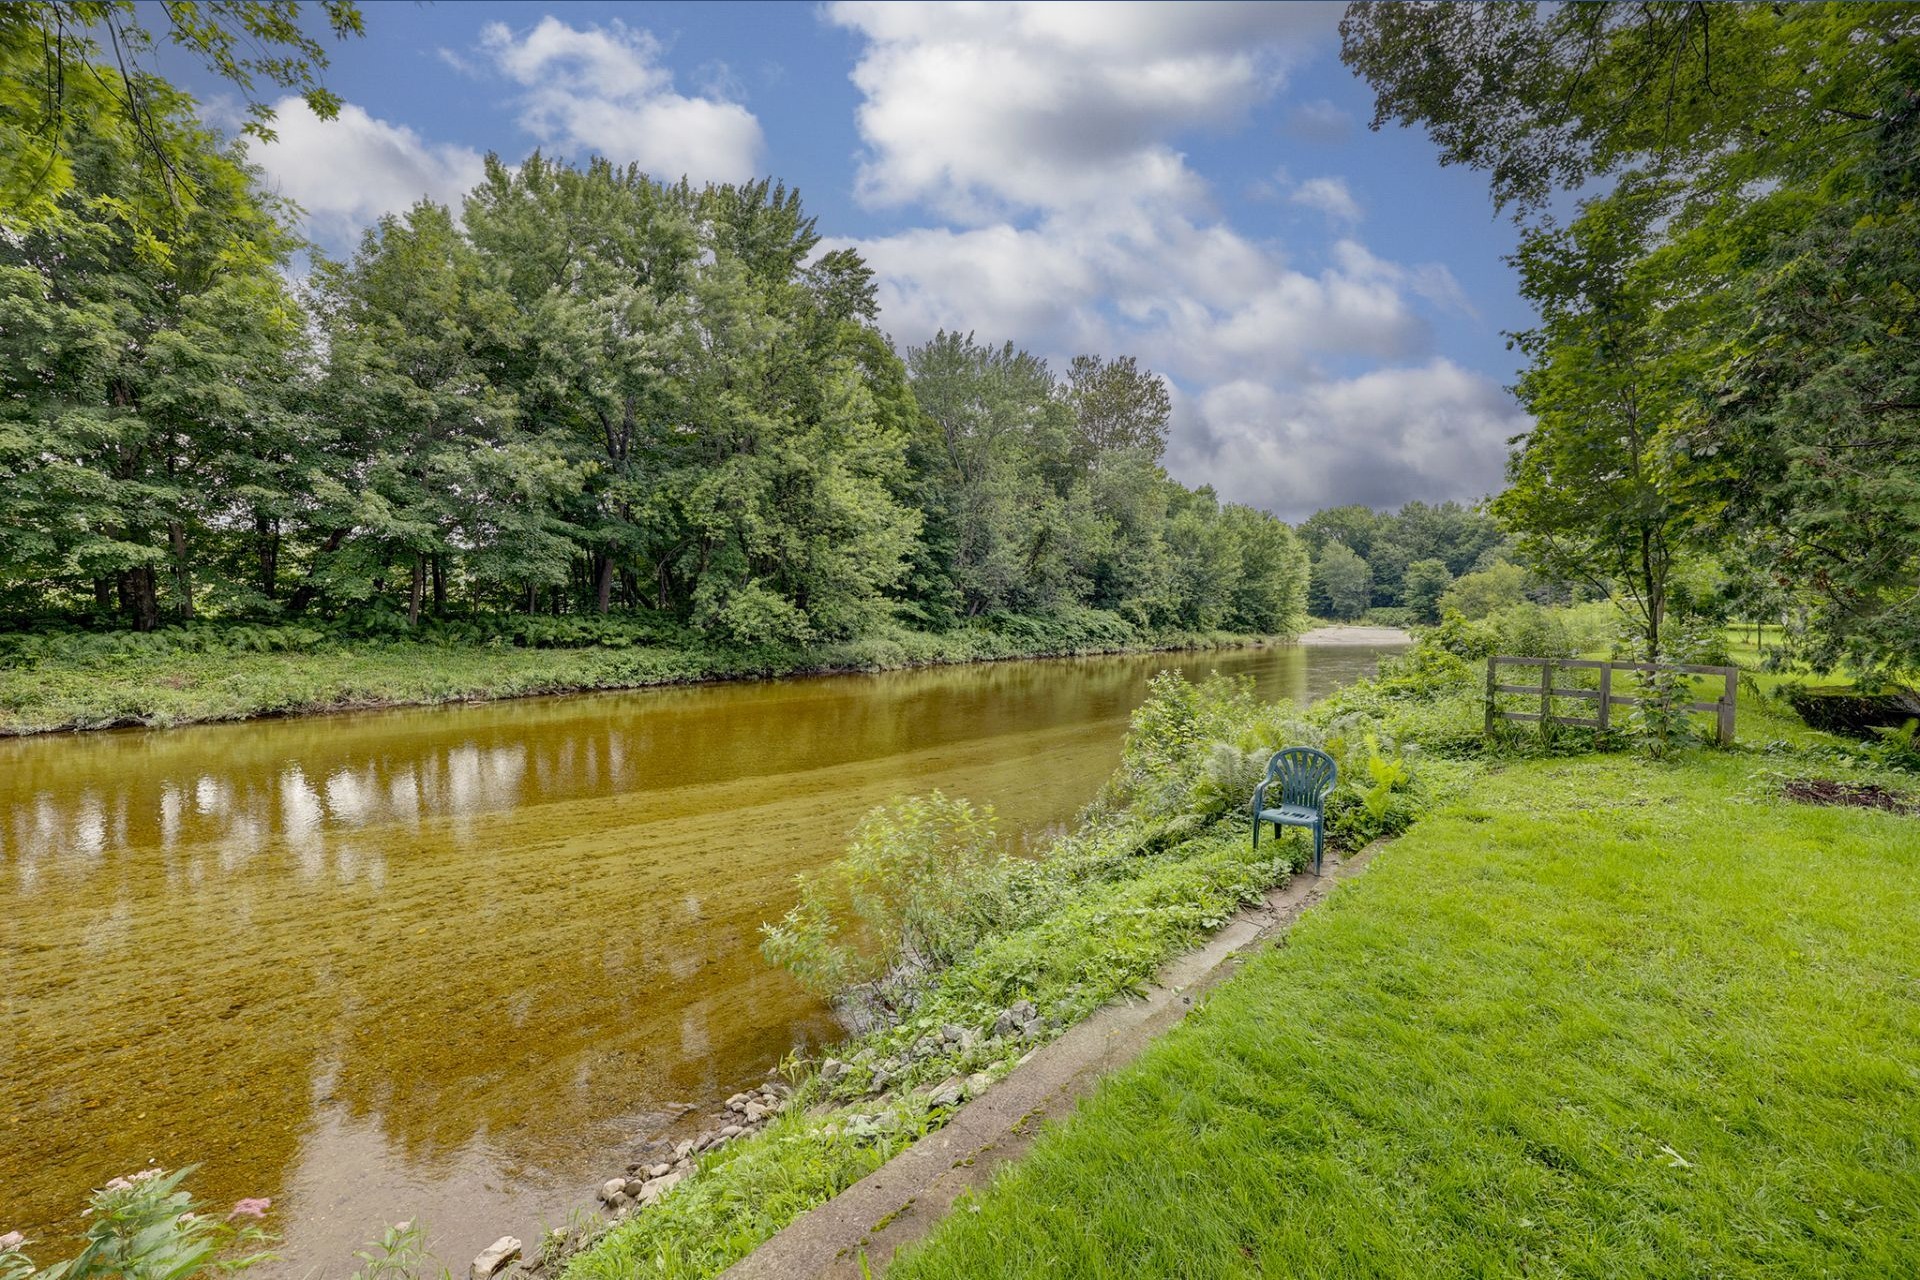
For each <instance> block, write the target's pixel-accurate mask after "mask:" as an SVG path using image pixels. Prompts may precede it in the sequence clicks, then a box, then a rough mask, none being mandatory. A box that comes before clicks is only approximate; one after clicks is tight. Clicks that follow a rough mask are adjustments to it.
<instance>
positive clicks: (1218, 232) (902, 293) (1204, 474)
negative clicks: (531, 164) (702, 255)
mask: <svg viewBox="0 0 1920 1280" xmlns="http://www.w3.org/2000/svg"><path fill="white" fill-rule="evenodd" d="M1339 12H1340V10H1339V6H1337V5H1330V6H1320V5H1312V4H1288V5H1257V4H1223V5H1214V4H1197V3H1183V4H1173V5H1159V4H1126V5H1099V4H1059V5H1027V4H964V5H917V4H887V5H866V4H854V3H832V4H824V5H816V4H803V3H791V4H789V3H735V4H713V3H708V4H677V3H675V4H592V3H568V4H521V3H499V4H493V3H442V4H437V5H415V4H408V3H381V2H379V0H375V2H374V3H370V4H367V5H366V19H367V38H366V39H365V40H362V41H357V42H354V43H351V44H347V45H344V46H341V47H339V49H338V51H337V54H336V56H335V58H334V64H333V68H332V69H331V71H330V72H329V73H328V76H327V83H328V84H329V87H331V88H332V89H334V90H335V91H336V92H337V93H339V94H340V96H341V97H342V98H343V99H344V100H345V102H346V103H347V104H348V105H347V109H346V110H345V111H344V112H343V113H342V116H341V118H340V119H339V120H337V121H334V122H331V123H324V122H320V121H316V120H314V119H313V118H312V117H311V116H309V115H307V114H306V112H305V109H304V108H303V107H302V106H301V105H300V104H299V103H298V102H297V101H292V102H288V103H285V104H284V105H283V109H282V111H281V118H280V120H279V123H278V128H279V130H280V133H281V139H280V141H279V142H278V143H276V144H274V145H272V146H267V147H261V146H258V145H256V146H255V148H254V153H255V158H256V159H257V160H258V161H259V162H260V163H261V164H262V166H263V167H264V168H265V170H266V171H267V175H268V178H269V181H270V182H271V183H272V184H273V185H275V186H277V187H278V188H279V189H280V190H282V191H283V192H285V193H286V194H287V195H289V196H291V197H293V198H294V199H296V200H297V201H299V202H300V203H301V204H302V205H303V206H304V207H305V208H306V210H307V211H308V213H307V221H308V229H309V232H310V234H311V235H313V236H314V238H315V239H316V240H318V241H319V242H320V243H321V244H322V245H323V246H325V247H327V248H328V249H329V250H331V251H333V252H340V251H342V250H344V249H345V248H346V247H348V246H350V245H351V243H352V241H353V239H354V237H355V235H356V234H357V231H358V229H359V228H361V227H364V226H365V225H366V224H367V223H368V222H369V221H371V220H372V219H373V218H375V217H377V216H378V215H379V214H380V213H382V212H385V211H388V210H392V209H398V208H403V207H404V206H405V205H407V204H408V203H410V202H411V201H412V200H414V199H416V198H418V197H419V196H420V195H422V194H430V195H432V196H434V197H436V198H438V199H442V200H447V201H450V202H453V203H455V204H456V205H457V203H458V197H459V194H460V193H461V191H463V190H464V189H465V188H466V187H467V186H468V185H470V183H471V182H472V180H473V178H474V176H475V174H476V172H477V169H478V166H479V163H480V156H481V155H482V154H483V153H485V152H488V151H494V152H498V153H499V154H501V155H502V156H503V157H505V158H507V159H509V160H517V159H518V158H520V157H521V156H522V155H524V154H525V153H526V152H528V151H530V150H531V149H533V148H534V147H536V146H538V147H543V148H544V149H546V150H547V151H548V152H549V153H550V154H561V155H566V156H570V157H575V158H582V159H583V158H585V157H586V156H587V155H589V154H592V153H595V152H598V153H601V154H605V155H607V156H609V157H611V158H612V159H614V160H616V161H622V162H625V161H637V162H639V163H640V164H641V165H642V166H643V167H644V168H646V169H647V170H648V171H649V172H652V173H654V174H656V176H661V177H669V178H677V177H679V176H680V174H681V173H682V172H686V173H688V174H689V176H691V177H693V178H694V179H695V180H696V181H698V180H719V181H725V180H733V179H740V178H746V177H750V176H756V175H772V176H775V177H778V178H780V179H783V180H784V181H786V182H787V183H789V184H790V185H795V186H798V187H799V188H800V190H801V192H802V194H803V196H804V197H805V200H806V204H807V206H808V208H809V210H810V211H811V212H812V213H814V214H815V215H817V217H818V219H819V226H820V230H821V232H822V233H823V234H824V235H825V236H826V237H827V238H828V240H829V242H830V244H832V245H835V246H837V245H841V244H850V245H853V246H854V247H856V248H858V249H860V250H861V251H862V252H863V253H864V254H865V255H866V256H867V258H868V260H869V261H870V262H871V263H872V264H873V265H874V267H875V268H876V270H877V271H878V272H879V275H880V279H881V282H882V295H881V296H882V306H883V315H882V323H883V324H884V325H885V326H886V327H887V329H888V330H889V332H890V333H892V334H893V336H894V338H895V340H896V342H898V343H899V344H901V345H902V346H905V345H907V344H911V343H916V342H919V341H922V340H924V339H925V338H926V337H927V336H929V335H930V334H931V333H932V332H933V331H934V329H936V328H938V327H942V326H945V327H948V328H961V329H971V330H974V331H975V332H977V333H978V335H979V336H980V337H982V338H987V339H992V340H995V341H998V340H1000V339H1011V340H1013V341H1014V342H1015V343H1016V344H1017V345H1020V346H1023V347H1026V348H1028V349H1030V350H1032V351H1034V352H1036V353H1038V354H1041V355H1044V356H1047V357H1048V358H1050V359H1052V360H1054V361H1055V362H1056V363H1060V364H1064V362H1065V360H1066V358H1067V357H1070V356H1072V355H1074V354H1076V353H1078V352H1082V351H1094V352H1099V353H1102V354H1109V355H1111V354H1133V355H1136V356H1138V357H1139V358H1140V359H1141V360H1142V362H1143V363H1145V364H1147V365H1149V366H1150V367H1152V368H1154V369H1156V370H1158V371H1160V372H1161V373H1163V374H1165V375H1166V376H1167V377H1168V378H1169V380H1170V381H1171V383H1172V384H1173V387H1174V390H1175V404H1176V408H1175V422H1174V429H1173V436H1172V440H1171V443H1170V447H1169V450H1168V457H1167V462H1168V467H1169V469H1170V470H1171V471H1173V472H1174V474H1175V475H1176V476H1178V477H1179V478H1180V479H1182V480H1183V481H1186V482H1188V483H1194V484H1197V483H1203V482H1204V483H1211V484H1213V485H1214V486H1215V487H1216V488H1217V489H1219V490H1220V492H1221V494H1222V496H1223V497H1226V498H1228V499H1232V500H1237V501H1245V502H1251V503H1254V504H1256V505H1259V506H1263V507H1267V508H1269V509H1271V510H1274V511H1276V512H1278V513H1279V514H1280V515H1282V516H1283V517H1285V518H1288V519H1299V518H1301V517H1302V516H1304V515H1305V514H1307V513H1308V512H1311V511H1312V510H1314V509H1316V508H1318V507H1321V506H1327V505H1333V504H1335V503H1341V502H1367V503H1371V504H1373V505H1376V506H1388V505H1398V504H1399V503H1400V502H1403V501H1405V500H1407V499H1410V498H1424V499H1429V500H1437V499H1441V498H1459V499H1463V500H1471V499H1474V498H1477V497H1479V496H1481V495H1483V494H1485V493H1487V492H1489V491H1491V490H1494V489H1496V488H1498V486H1499V482H1500V474H1501V461H1502V459H1503V458H1504V456H1505V451H1506V445H1505V442H1506V439H1507V437H1509V436H1510V435H1512V434H1514V433H1515V432H1517V431H1520V430H1523V429H1525V427H1526V425H1527V424H1526V419H1525V417H1524V416H1523V415H1522V414H1520V412H1519V411H1518V409H1517V407H1516V406H1514V405H1513V403H1512V401H1511V398H1510V397H1509V396H1508V395H1507V394H1506V393H1505V392H1504V390H1503V385H1504V384H1505V383H1507V382H1510V381H1511V380H1512V377H1513V373H1514V366H1515V360H1514V356H1513V354H1512V353H1511V352H1509V351H1508V350H1507V349H1506V344H1505V340H1504V339H1503V338H1502V336H1501V333H1502V331H1503V330H1506V329H1512V328H1517V327H1522V326H1524V325H1525V324H1526V323H1527V320H1528V315H1527V311H1526V309H1525V307H1524V305H1523V304H1522V303H1521V302H1520V300H1519V299H1518V298H1517V296H1516V294H1515V291H1514V283H1513V278H1512V274H1511V272H1510V271H1509V270H1508V268H1507V267H1506V266H1505V265H1504V264H1503V263H1502V261H1501V255H1502V254H1504V253H1506V252H1508V251H1509V250H1510V249H1511V247H1512V244H1513V231H1512V229H1511V227H1510V225H1509V224H1508V223H1507V222H1505V221H1504V220H1502V219H1498V218H1496V217H1495V216H1494V214H1493V211H1492V208H1491V206H1490V204H1489V201H1488V198H1487V188H1486V181H1485V178H1484V176H1483V175H1480V174H1477V173H1473V172H1470V171H1463V170H1458V169H1442V168H1441V167H1440V165H1439V164H1438V161H1437V158H1436V154H1435V151H1434V148H1433V147H1432V145H1431V144H1430V143H1429V142H1428V141H1427V140H1426V139H1425V137H1424V136H1422V135H1420V134H1418V133H1408V132H1406V131H1402V130H1397V129H1388V130H1386V131H1384V132H1382V133H1378V134H1376V133H1372V132H1369V131H1368V130H1367V129H1366V127H1365V122H1366V119H1367V117H1368V115H1369V113H1370V110H1371V104H1372V98H1371V94H1370V93H1369V91H1368V89H1367V87H1366V86H1365V85H1364V84H1363V83H1361V82H1360V81H1358V80H1356V79H1355V78H1354V77H1353V76H1352V75H1350V74H1349V73H1348V72H1347V70H1346V69H1345V68H1344V67H1343V66H1342V65H1341V64H1340V61H1339V49H1338V44H1339V41H1338V34H1337V30H1336V27H1337V24H1338V21H1339ZM164 69H165V70H167V71H169V72H172V73H174V74H176V75H177V76H179V77H180V78H182V79H184V80H186V81H187V82H188V83H190V84H193V83H195V77H194V76H193V75H192V74H190V73H189V72H188V69H186V68H181V67H172V66H169V67H166V68H164ZM196 87H198V88H200V89H202V90H203V91H204V92H205V93H206V95H207V97H208V99H209V102H210V105H211V106H212V107H213V109H214V113H215V114H216V115H218V114H219V112H220V111H221V110H222V107H223V104H222V103H221V102H219V101H217V99H218V98H219V96H220V95H219V89H220V86H217V85H213V84H207V83H205V82H200V83H198V84H197V85H196ZM224 106H225V109H227V110H231V103H227V104H224Z"/></svg>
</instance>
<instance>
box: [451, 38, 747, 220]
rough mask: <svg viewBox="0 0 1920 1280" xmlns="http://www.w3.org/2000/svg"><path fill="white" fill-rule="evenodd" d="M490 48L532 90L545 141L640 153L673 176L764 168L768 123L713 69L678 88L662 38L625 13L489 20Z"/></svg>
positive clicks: (529, 119) (528, 124)
mask: <svg viewBox="0 0 1920 1280" xmlns="http://www.w3.org/2000/svg"><path fill="white" fill-rule="evenodd" d="M481 48H482V51H483V52H485V53H486V54H487V56H488V57H489V58H491V59H492V62H493V65H494V67H495V68H496V69H498V70H499V71H500V72H501V73H502V74H504V75H505V76H506V77H507V78H508V79H510V80H512V81H513V82H514V83H516V84H518V85H520V86H521V87H522V88H523V89H524V90H525V93H524V94H523V96H522V97H521V100H520V124H521V127H523V128H525V129H526V130H527V131H528V132H529V133H531V134H533V135H534V136H535V137H537V138H539V139H540V140H541V141H542V142H543V143H544V144H546V145H550V146H560V147H568V148H575V149H579V150H583V151H591V152H593V153H595V154H597V155H602V156H605V157H607V158H608V159H610V160H613V161H614V162H616V163H620V164H625V163H628V162H635V163H638V164H639V165H640V167H641V168H642V169H644V170H646V171H647V172H648V173H649V174H651V175H653V176H654V177H656V178H659V179H662V180H665V181H670V182H671V181H677V180H678V179H679V178H680V177H682V176H685V177H688V178H691V179H693V180H694V181H695V182H708V181H712V182H738V181H742V180H744V179H747V178H751V177H753V176H754V175H755V174H757V173H758V172H759V170H760V162H761V155H762V153H763V151H764V150H765V139H764V138H763V137H762V136H761V132H760V122H759V120H758V119H756V118H755V117H754V114H753V113H752V112H751V111H748V110H747V109H746V107H744V106H742V105H741V104H740V103H738V102H734V101H730V100H727V99H726V98H723V97H721V96H719V95H720V94H721V92H722V91H723V86H724V78H715V77H709V78H708V82H707V85H706V87H705V89H704V90H703V91H702V93H701V95H700V96H698V97H688V96H687V95H685V94H682V93H679V92H677V91H676V90H675V89H674V87H673V73H672V72H671V71H670V70H668V69H667V68H666V67H665V66H664V65H662V63H661V60H660V58H661V52H662V51H661V47H660V42H659V41H658V40H656V39H654V37H653V36H652V35H651V34H650V33H649V32H646V31H643V30H640V29H638V28H635V27H629V26H627V25H626V24H625V23H623V22H620V21H618V20H617V19H616V20H615V21H614V22H612V23H609V24H608V25H607V26H605V27H599V26H589V27H585V28H578V27H572V26H569V25H567V24H566V23H565V22H562V21H561V20H560V19H558V18H556V17H554V16H552V15H551V14H549V15H547V16H546V17H544V18H542V19H540V21H539V23H538V24H537V25H535V26H534V27H533V28H532V29H531V30H529V31H526V32H524V33H516V32H514V31H513V30H512V29H511V28H509V27H508V26H507V25H506V24H505V23H501V22H493V23H488V24H487V26H486V27H485V28H484V29H483V30H482V32H481Z"/></svg>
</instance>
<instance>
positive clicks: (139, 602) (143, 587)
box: [118, 564, 160, 631]
mask: <svg viewBox="0 0 1920 1280" xmlns="http://www.w3.org/2000/svg"><path fill="white" fill-rule="evenodd" d="M118 586H119V590H120V608H121V610H122V612H124V613H126V614H127V615H129V616H130V617H131V618H132V619H133V629H134V630H135V631H153V630H155V629H156V628H158V627H159V625H160V592H159V590H158V588H157V586H156V584H155V582H154V577H153V566H152V565H145V564H143V565H141V566H140V567H139V568H137V569H122V570H121V571H120V575H119V580H118Z"/></svg>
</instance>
